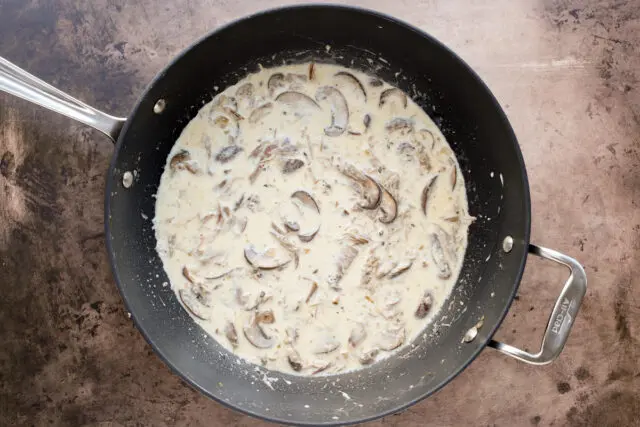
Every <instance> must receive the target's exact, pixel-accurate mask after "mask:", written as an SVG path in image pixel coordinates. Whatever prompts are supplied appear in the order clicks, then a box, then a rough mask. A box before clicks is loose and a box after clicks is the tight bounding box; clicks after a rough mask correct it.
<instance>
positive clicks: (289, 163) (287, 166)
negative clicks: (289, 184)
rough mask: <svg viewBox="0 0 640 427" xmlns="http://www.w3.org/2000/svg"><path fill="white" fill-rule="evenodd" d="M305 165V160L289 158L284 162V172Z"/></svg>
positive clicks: (293, 170) (287, 172)
mask: <svg viewBox="0 0 640 427" xmlns="http://www.w3.org/2000/svg"><path fill="white" fill-rule="evenodd" d="M303 166H304V162H303V161H302V160H300V159H288V160H285V162H284V164H283V165H282V173H283V174H290V173H293V172H295V171H297V170H298V169H300V168H301V167H303Z"/></svg>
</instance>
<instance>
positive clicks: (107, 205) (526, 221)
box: [104, 3, 531, 426]
mask: <svg viewBox="0 0 640 427" xmlns="http://www.w3.org/2000/svg"><path fill="white" fill-rule="evenodd" d="M314 8H315V9H318V8H320V9H333V10H345V11H350V12H358V13H361V14H363V15H370V16H372V17H374V18H378V19H382V20H385V21H388V22H390V23H392V24H394V25H397V26H400V27H403V28H405V29H407V30H409V31H412V32H414V33H417V34H419V35H420V36H421V37H423V38H426V39H428V40H429V41H430V42H432V43H433V44H435V45H437V46H438V47H439V48H440V49H441V50H442V51H443V52H445V53H446V54H448V55H450V56H451V57H452V58H453V59H454V60H455V61H457V62H458V63H460V64H461V65H462V66H463V67H464V68H465V69H466V71H467V72H468V73H469V74H470V76H471V77H473V78H474V79H475V80H476V82H477V83H478V84H479V85H480V87H481V88H483V89H484V91H485V92H486V93H487V95H488V96H489V100H490V101H491V102H492V103H493V106H494V108H495V110H496V112H497V113H498V116H499V118H500V120H501V121H502V123H503V126H504V128H505V130H506V132H507V134H508V136H509V139H510V140H511V141H512V142H513V144H514V148H515V152H516V157H517V166H518V167H519V168H520V172H521V174H522V181H523V188H522V191H523V195H522V198H523V204H524V211H525V217H524V218H522V219H523V227H524V230H523V231H524V237H523V245H524V246H525V248H526V247H528V245H529V242H530V234H531V200H530V189H529V180H528V177H527V171H526V167H525V163H524V158H523V156H522V151H521V149H520V146H519V144H518V141H517V138H516V135H515V132H514V131H513V128H512V127H511V124H510V123H509V121H508V119H507V117H506V114H505V113H504V111H503V109H502V107H501V106H500V104H499V103H498V101H497V99H496V98H495V96H494V95H493V93H492V92H491V90H490V89H489V87H488V86H487V85H486V83H485V82H484V81H483V80H482V79H481V78H480V76H479V75H478V74H477V73H476V72H475V71H474V70H473V69H472V68H471V67H470V66H469V65H468V64H467V63H466V62H465V61H464V60H463V59H462V58H461V57H460V56H458V55H457V54H456V53H455V52H454V51H453V50H451V49H450V48H449V47H447V46H446V45H444V44H443V43H442V42H440V41H439V40H437V39H436V38H435V37H433V36H431V35H430V34H428V33H426V32H425V31H423V30H421V29H420V28H418V27H416V26H414V25H412V24H410V23H408V22H406V21H403V20H401V19H398V18H396V17H393V16H390V15H388V14H386V13H382V12H379V11H376V10H372V9H368V8H364V7H359V6H350V5H340V4H328V3H308V4H300V5H285V6H280V7H275V8H269V9H265V10H261V11H258V12H255V13H252V14H248V15H244V16H241V17H238V18H236V19H233V20H232V21H230V22H228V23H226V24H224V25H222V26H220V27H218V28H215V29H214V30H213V31H210V32H209V33H207V34H206V35H204V36H203V37H200V38H199V39H197V40H195V41H194V42H193V43H191V44H190V45H189V46H187V47H186V48H184V49H182V50H181V51H180V52H179V53H178V54H177V55H175V56H174V57H173V58H172V59H171V60H170V61H169V62H168V63H167V65H166V66H165V67H164V68H163V69H162V70H161V71H160V72H159V73H157V74H156V76H155V77H154V78H153V79H152V80H151V81H150V82H149V84H148V85H147V86H146V88H145V89H144V91H143V92H142V94H141V95H140V96H139V98H138V99H137V101H136V103H135V105H134V107H133V108H132V109H131V112H130V114H129V116H128V119H127V121H126V123H125V125H124V127H123V129H122V131H121V132H120V135H119V136H118V140H117V141H116V144H115V149H114V152H113V155H112V157H111V161H110V164H109V169H108V171H107V176H106V185H105V202H104V227H105V236H106V237H105V242H106V246H107V252H108V256H109V263H110V265H111V271H112V274H113V278H114V280H115V282H116V286H117V288H118V291H119V293H120V295H121V297H122V300H123V302H124V305H125V308H126V309H127V311H128V313H130V316H131V320H132V321H133V323H134V326H135V327H136V329H138V331H140V333H141V334H142V336H143V337H144V339H145V341H146V342H147V343H148V344H149V345H150V346H151V348H152V349H153V351H154V353H155V354H156V355H157V356H158V357H159V358H160V360H162V361H163V363H165V365H166V366H167V367H169V369H170V370H171V372H172V373H174V374H176V375H178V376H179V377H180V378H181V379H182V380H183V381H185V382H186V383H187V384H188V385H189V386H190V387H192V388H194V389H195V390H197V391H198V392H200V393H202V394H203V395H205V396H207V397H208V398H210V399H212V400H214V401H215V402H217V403H219V404H222V405H223V406H225V407H227V408H230V409H232V410H234V411H238V412H240V413H243V414H246V415H249V416H251V417H254V418H258V419H262V420H266V421H270V422H274V423H281V424H286V425H323V426H333V425H353V424H358V423H364V422H369V421H373V420H377V419H380V418H383V417H385V416H388V415H392V414H395V413H398V412H401V411H404V410H406V409H407V408H409V407H411V406H413V405H415V404H417V403H419V402H420V401H422V400H424V399H426V398H427V397H430V396H432V395H433V394H435V393H436V392H438V391H440V390H441V389H442V388H443V387H444V386H446V385H447V384H449V383H450V382H451V381H452V380H453V379H454V378H456V377H457V376H458V375H460V374H461V373H462V372H463V371H464V370H465V369H466V368H467V367H468V366H469V365H470V364H471V363H472V362H473V361H474V360H475V359H476V358H477V357H478V355H479V354H480V352H482V351H483V350H484V349H485V347H486V346H487V345H488V343H489V341H491V339H492V337H493V335H494V334H495V333H496V332H497V330H498V329H499V328H500V326H501V325H502V322H503V321H504V318H505V317H506V315H507V313H508V312H509V310H510V308H511V305H512V303H513V300H514V298H515V296H516V294H517V292H518V288H519V286H520V282H521V280H522V275H523V273H524V268H525V264H526V261H527V253H528V251H527V250H524V251H523V255H522V259H521V260H520V265H519V266H518V269H517V274H516V275H515V277H514V278H513V280H514V284H513V286H512V291H511V295H510V296H509V298H508V300H507V301H506V303H505V305H504V308H503V309H502V311H501V312H500V313H499V314H498V316H497V319H498V322H497V323H496V324H495V326H493V327H492V328H491V330H490V331H489V333H488V334H487V336H486V340H485V341H484V342H483V343H482V344H481V345H479V346H478V347H477V349H476V350H474V351H473V352H472V353H471V355H470V356H469V358H468V359H467V360H465V361H464V362H463V363H461V364H460V365H459V366H458V367H457V368H456V369H455V370H453V371H452V372H451V373H450V375H449V376H448V377H447V378H445V379H444V380H443V381H441V382H440V383H438V384H436V385H435V386H434V387H432V388H431V390H429V391H428V392H426V393H425V394H423V395H421V396H419V397H417V398H414V399H412V400H410V401H408V402H405V403H403V404H400V405H398V406H396V407H394V408H392V409H388V410H385V411H382V412H380V413H377V414H375V415H371V416H367V417H363V418H359V419H353V420H349V421H346V422H345V421H335V420H327V421H326V422H322V423H320V424H318V423H312V422H307V421H294V420H291V419H284V418H278V417H276V416H268V415H265V414H263V413H258V412H255V411H252V410H250V409H248V408H245V407H240V406H235V405H233V404H232V403H229V402H227V401H225V400H223V399H221V398H219V397H218V396H216V395H215V394H214V393H212V392H211V391H210V390H208V389H206V388H204V387H203V386H201V385H200V384H199V383H198V381H197V380H196V379H194V378H190V377H188V376H187V375H185V374H183V373H182V372H181V371H180V370H179V369H178V368H177V367H176V364H174V362H173V361H172V360H170V359H169V358H168V357H167V356H166V354H164V353H163V351H162V349H160V348H159V347H157V346H156V344H155V343H154V341H153V340H152V337H151V336H150V335H149V334H148V332H147V330H146V329H145V328H144V326H143V325H142V323H140V322H139V321H138V319H137V316H136V314H135V313H134V312H133V311H131V310H130V303H129V301H128V297H127V295H126V293H125V292H124V288H123V286H122V283H121V280H120V276H119V274H118V268H117V265H116V260H115V256H114V252H113V245H112V242H111V237H110V236H111V232H110V231H111V230H110V221H109V216H110V215H109V212H110V210H111V201H110V194H111V193H112V191H113V185H114V183H115V182H116V180H113V179H110V177H112V176H113V172H114V170H115V168H116V165H117V160H118V154H119V153H120V150H121V148H122V145H123V143H124V139H125V138H124V136H125V135H126V134H127V132H128V129H129V126H130V124H131V121H130V120H129V119H130V118H131V117H135V116H136V114H137V113H138V111H139V110H140V108H141V104H142V101H143V100H144V99H146V98H147V96H148V94H149V92H150V90H151V89H152V88H153V87H154V86H155V84H156V83H157V82H158V81H159V80H160V79H161V78H162V77H163V75H164V74H165V73H166V70H168V69H170V68H171V67H173V65H174V64H176V63H177V62H178V61H180V60H181V59H182V58H183V57H184V56H185V55H186V54H188V52H190V51H191V50H193V49H194V48H195V47H196V46H198V45H200V44H202V43H204V42H206V40H208V39H209V38H210V37H212V36H213V35H214V34H216V33H218V32H221V31H224V30H227V29H229V28H232V27H233V26H235V25H238V24H240V23H243V22H245V21H250V20H252V19H255V18H257V17H260V16H263V15H271V14H278V13H282V12H287V11H293V10H302V9H314Z"/></svg>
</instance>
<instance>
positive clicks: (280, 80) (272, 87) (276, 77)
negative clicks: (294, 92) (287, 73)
mask: <svg viewBox="0 0 640 427" xmlns="http://www.w3.org/2000/svg"><path fill="white" fill-rule="evenodd" d="M283 87H285V81H284V74H282V73H275V74H273V75H272V76H271V77H269V80H267V89H269V92H270V93H271V94H272V95H273V93H274V92H275V91H276V90H278V89H280V88H283Z"/></svg>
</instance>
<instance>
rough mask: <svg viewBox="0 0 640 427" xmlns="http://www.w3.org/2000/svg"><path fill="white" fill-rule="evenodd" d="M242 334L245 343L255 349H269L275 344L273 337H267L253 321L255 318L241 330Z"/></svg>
mask: <svg viewBox="0 0 640 427" xmlns="http://www.w3.org/2000/svg"><path fill="white" fill-rule="evenodd" d="M242 332H244V336H245V338H246V339H247V341H249V342H250V343H251V344H252V345H253V346H254V347H257V348H271V347H273V346H274V345H275V343H276V339H275V337H270V336H268V335H267V333H266V332H265V331H264V329H262V327H260V324H259V323H258V322H256V321H255V318H254V319H253V320H252V321H251V322H250V323H249V324H248V325H246V326H244V327H243V328H242Z"/></svg>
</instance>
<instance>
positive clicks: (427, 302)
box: [415, 291, 433, 319]
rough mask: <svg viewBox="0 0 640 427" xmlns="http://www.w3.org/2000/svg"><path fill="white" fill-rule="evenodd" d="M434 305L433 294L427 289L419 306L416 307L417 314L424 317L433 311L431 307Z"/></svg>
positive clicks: (420, 317) (418, 316)
mask: <svg viewBox="0 0 640 427" xmlns="http://www.w3.org/2000/svg"><path fill="white" fill-rule="evenodd" d="M432 306H433V296H431V292H429V291H427V292H425V293H424V296H423V297H422V299H421V300H420V303H419V304H418V308H417V309H416V312H415V315H416V317H417V318H418V319H424V318H425V317H427V314H429V311H431V307H432Z"/></svg>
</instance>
